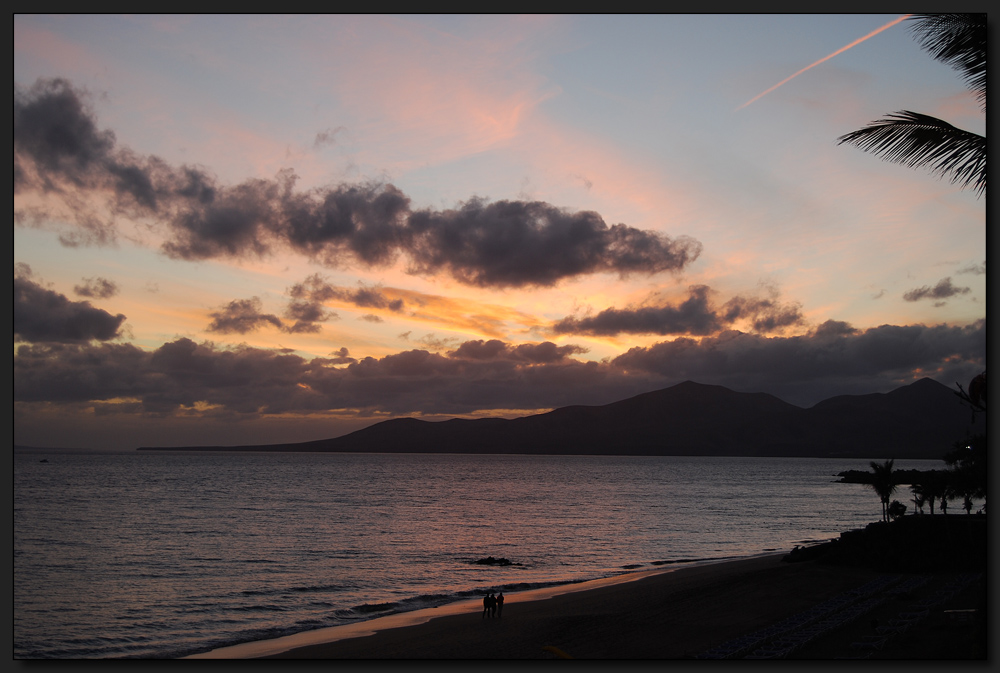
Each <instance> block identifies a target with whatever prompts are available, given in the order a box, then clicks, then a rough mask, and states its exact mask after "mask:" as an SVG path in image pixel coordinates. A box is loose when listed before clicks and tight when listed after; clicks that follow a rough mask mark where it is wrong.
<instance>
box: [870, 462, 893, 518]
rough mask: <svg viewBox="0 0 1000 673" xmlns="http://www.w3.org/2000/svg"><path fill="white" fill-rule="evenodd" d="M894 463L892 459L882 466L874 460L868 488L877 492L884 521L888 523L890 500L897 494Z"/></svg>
mask: <svg viewBox="0 0 1000 673" xmlns="http://www.w3.org/2000/svg"><path fill="white" fill-rule="evenodd" d="M893 462H894V461H893V460H892V459H889V460H887V461H885V462H884V463H882V464H881V465H880V464H879V463H876V462H875V461H874V460H873V461H872V462H871V463H869V464H870V465H871V468H872V474H871V477H869V479H870V481H869V482H868V486H870V487H871V489H872V490H873V491H875V493H876V494H877V495H878V497H879V500H881V501H882V520H883V521H886V522H888V521H889V499H890V498H892V494H893V493H895V492H896V482H895V479H893V476H892V464H893Z"/></svg>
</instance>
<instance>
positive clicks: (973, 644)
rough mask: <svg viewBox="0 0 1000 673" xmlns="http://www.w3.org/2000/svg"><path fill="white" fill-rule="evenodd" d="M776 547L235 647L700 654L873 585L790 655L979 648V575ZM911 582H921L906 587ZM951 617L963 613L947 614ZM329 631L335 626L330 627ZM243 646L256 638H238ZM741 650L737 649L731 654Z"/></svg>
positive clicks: (329, 655)
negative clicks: (943, 598)
mask: <svg viewBox="0 0 1000 673" xmlns="http://www.w3.org/2000/svg"><path fill="white" fill-rule="evenodd" d="M783 557H784V554H768V555H765V556H758V557H751V558H745V559H737V560H730V561H721V562H714V563H706V564H700V565H696V566H689V567H683V568H674V569H667V570H655V571H644V572H640V573H634V574H630V575H627V576H620V577H617V578H609V579H608V580H598V581H596V582H588V583H581V584H580V585H569V586H561V587H551V588H549V589H545V590H534V591H530V592H520V593H511V594H507V602H506V604H505V609H504V613H503V617H502V618H497V619H485V620H484V619H483V618H482V617H481V606H482V603H481V601H471V600H470V601H463V602H462V603H461V604H453V605H451V606H443V608H448V609H443V608H436V609H429V610H423V611H418V612H422V613H425V614H420V615H418V614H416V613H403V614H398V615H391V616H388V617H384V618H380V619H377V620H371V621H370V622H365V623H364V624H358V625H350V626H347V627H335V628H334V629H325V630H321V631H326V632H327V633H322V632H317V633H314V634H312V635H309V634H300V635H303V636H308V637H309V638H311V639H312V640H311V641H309V642H307V641H306V640H299V641H297V642H296V641H295V638H296V637H295V636H293V637H291V638H290V639H280V640H281V641H283V642H278V641H264V643H259V644H256V645H257V646H258V649H257V650H256V651H253V650H252V648H251V649H244V650H243V653H242V654H241V655H240V656H242V657H259V658H274V659H348V660H351V659H356V660H363V659H555V658H577V659H696V658H706V654H708V653H709V652H710V651H712V650H713V649H714V648H718V647H719V646H720V645H722V644H725V643H727V642H730V643H731V642H733V641H734V640H735V639H739V638H741V637H744V636H746V635H748V634H751V633H755V632H760V631H761V630H763V629H765V628H766V627H771V626H773V625H775V624H777V623H779V622H782V621H783V620H787V619H788V618H789V617H793V616H795V615H801V614H803V613H806V612H808V611H810V610H813V609H815V607H816V606H818V605H820V604H823V603H824V602H829V601H830V600H831V599H835V598H837V597H842V596H843V595H844V594H845V592H846V593H851V592H854V591H856V590H857V589H858V588H861V587H870V586H873V585H879V586H880V587H883V588H880V589H879V590H878V591H879V592H882V593H881V595H880V597H879V600H878V601H876V603H875V605H874V607H873V608H871V609H870V610H867V611H866V612H864V613H862V614H861V615H860V616H859V617H858V618H856V619H853V621H851V622H850V623H846V624H845V625H843V626H841V627H839V628H838V629H836V630H835V631H832V632H831V633H829V634H827V635H825V636H823V637H820V638H815V639H813V640H812V642H810V643H809V644H808V645H807V646H805V647H802V648H799V649H798V650H797V651H796V652H795V653H794V654H793V655H790V656H789V658H796V659H840V658H845V659H853V658H875V659H878V658H888V659H896V658H898V659H977V658H984V657H985V656H986V655H985V646H984V647H983V649H982V651H981V652H980V650H979V649H977V648H978V645H977V642H978V641H977V640H976V639H977V638H978V637H979V636H978V632H977V631H976V625H975V623H974V620H970V619H964V618H965V617H969V615H970V613H967V612H962V613H952V612H946V610H949V611H950V610H974V609H977V608H978V609H982V608H983V606H981V605H980V599H981V597H982V596H984V595H985V594H984V593H983V592H982V589H981V587H982V585H981V583H980V581H979V580H978V579H977V580H971V579H969V576H970V574H969V573H958V572H938V573H923V574H913V573H907V574H895V573H885V572H880V571H878V570H874V569H871V568H865V567H855V566H842V565H831V564H823V563H820V562H817V561H804V562H797V563H788V562H784V561H783V560H782V559H783ZM907 578H909V580H908V579H907ZM956 578H965V580H964V581H965V584H964V585H963V588H962V590H961V591H956V592H955V594H954V595H953V596H951V597H950V598H949V600H948V601H947V602H942V603H941V604H940V605H939V606H937V607H936V608H935V609H934V610H933V611H928V613H927V616H926V619H923V620H922V623H921V624H916V625H914V627H913V628H911V629H908V632H907V633H906V634H896V633H893V634H891V635H890V636H886V637H885V638H884V639H883V642H881V643H880V645H879V649H877V650H876V649H875V648H874V647H872V648H870V649H861V650H859V649H858V648H857V647H856V646H855V643H859V642H866V641H867V640H870V639H872V638H874V637H876V636H874V635H873V634H875V633H876V632H875V628H876V627H875V624H881V625H883V626H885V625H887V624H889V623H890V620H892V619H893V618H894V617H896V616H897V615H899V614H906V613H908V611H910V610H911V609H912V608H913V607H914V606H915V605H917V604H919V603H920V602H921V601H923V600H926V599H927V598H929V597H934V596H938V595H940V594H941V593H942V589H943V588H945V587H949V586H952V585H954V582H955V579H956ZM609 580H611V581H609ZM915 580H916V581H919V582H922V584H920V586H914V587H910V586H909V585H910V584H914V583H915ZM983 581H984V580H983ZM883 585H884V586H883ZM904 588H905V591H904V590H903V589H904ZM876 593H878V592H876ZM546 594H548V595H546ZM852 595H853V594H852ZM427 613H430V614H427ZM955 615H961V616H963V620H962V621H959V620H956V619H954V617H955ZM338 629H342V630H341V631H340V632H338V633H334V631H337V630H338ZM351 629H354V631H353V632H351V631H350V630H351ZM984 642H985V641H984ZM249 645H255V644H247V645H245V646H238V647H239V648H247V646H249ZM260 646H263V647H260ZM227 650H228V651H226V650H216V651H214V652H211V653H205V654H202V655H197V656H196V657H191V658H212V657H217V658H229V657H235V654H234V650H233V648H227ZM277 650H280V651H277ZM750 654H752V652H750V651H746V652H742V653H739V654H738V655H737V656H738V657H743V656H746V655H750ZM751 658H753V657H751Z"/></svg>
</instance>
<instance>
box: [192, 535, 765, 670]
mask: <svg viewBox="0 0 1000 673" xmlns="http://www.w3.org/2000/svg"><path fill="white" fill-rule="evenodd" d="M783 555H784V554H779V553H775V552H770V553H765V554H760V555H755V556H751V557H745V558H735V559H722V560H720V559H706V560H700V561H690V562H687V563H685V564H683V565H681V566H670V567H659V568H652V569H643V570H637V571H634V572H628V573H622V574H620V575H614V576H612V577H603V578H598V579H593V580H587V581H583V582H570V583H566V584H558V585H554V586H548V587H543V588H538V589H528V590H525V591H516V592H508V593H507V594H505V597H506V599H507V603H506V605H508V606H509V605H511V604H512V603H515V602H517V603H527V602H534V601H543V600H547V599H550V598H555V597H556V596H561V595H564V594H570V593H577V592H585V591H591V590H593V589H597V588H601V587H610V586H615V585H620V584H625V583H628V582H635V581H638V580H641V579H644V578H647V577H651V576H654V575H662V574H668V573H674V572H678V571H680V570H685V569H690V568H696V567H702V566H708V565H716V564H722V563H733V562H739V561H745V560H752V559H757V558H763V557H770V556H775V557H780V556H783ZM482 610H483V601H482V598H472V599H465V600H460V601H455V602H454V603H448V604H445V605H440V606H436V607H432V608H422V609H420V610H411V611H407V612H398V613H395V614H391V615H386V616H383V617H375V618H373V619H366V620H364V621H359V622H357V623H354V624H342V625H340V626H330V627H326V628H321V629H314V630H312V631H303V632H301V633H294V634H290V635H287V636H282V637H280V638H272V639H268V640H259V641H251V642H248V643H240V644H238V645H230V646H226V647H220V648H217V649H214V650H210V651H208V652H201V653H198V654H193V655H188V656H186V657H182V659H254V658H262V657H275V656H283V655H285V654H286V653H288V652H290V651H292V650H297V649H300V648H307V647H322V646H324V645H329V644H332V643H335V642H338V641H341V640H349V639H354V638H364V637H368V636H372V635H375V634H377V633H382V632H386V631H391V630H393V629H403V628H408V627H412V626H418V625H421V624H425V623H427V622H429V621H431V620H433V619H440V618H443V617H450V616H459V615H468V614H473V615H475V616H477V617H479V616H480V615H481V613H482Z"/></svg>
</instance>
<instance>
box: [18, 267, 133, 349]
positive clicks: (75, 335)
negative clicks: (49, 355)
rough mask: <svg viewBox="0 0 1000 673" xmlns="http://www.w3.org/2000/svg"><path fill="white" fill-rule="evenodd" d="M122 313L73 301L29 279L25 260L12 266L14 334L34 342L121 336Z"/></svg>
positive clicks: (98, 339)
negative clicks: (13, 269) (13, 271)
mask: <svg viewBox="0 0 1000 673" xmlns="http://www.w3.org/2000/svg"><path fill="white" fill-rule="evenodd" d="M124 322H125V316H124V315H122V314H121V313H119V314H117V315H111V314H110V313H108V312H107V311H105V310H104V309H100V308H95V307H94V306H92V305H91V304H90V302H89V301H72V300H70V299H68V298H67V297H66V295H63V294H60V293H58V292H55V291H54V290H49V289H47V288H44V287H42V286H41V285H40V284H39V283H36V282H35V281H34V280H32V279H31V269H30V268H29V267H28V266H27V265H25V264H18V265H17V266H16V267H15V275H14V338H15V340H19V341H30V342H34V343H46V342H57V343H83V342H87V341H91V340H97V341H107V340H109V339H115V338H118V337H120V336H121V328H122V324H123V323H124Z"/></svg>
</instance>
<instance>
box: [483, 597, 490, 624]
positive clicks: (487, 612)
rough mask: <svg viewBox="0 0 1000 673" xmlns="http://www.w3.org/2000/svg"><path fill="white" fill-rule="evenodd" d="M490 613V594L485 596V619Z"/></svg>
mask: <svg viewBox="0 0 1000 673" xmlns="http://www.w3.org/2000/svg"><path fill="white" fill-rule="evenodd" d="M489 612H490V594H486V595H485V596H483V619H486V615H488V614H489Z"/></svg>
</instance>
